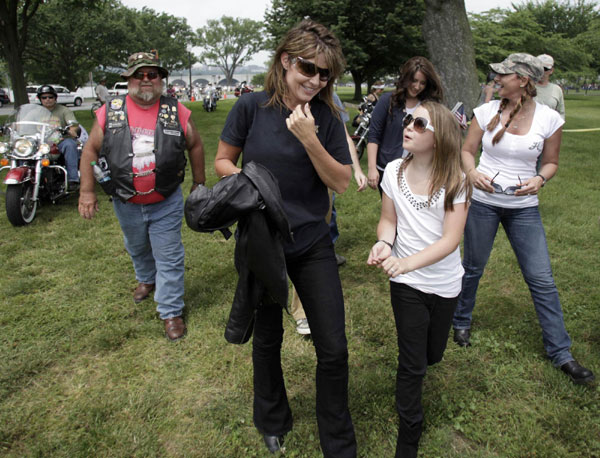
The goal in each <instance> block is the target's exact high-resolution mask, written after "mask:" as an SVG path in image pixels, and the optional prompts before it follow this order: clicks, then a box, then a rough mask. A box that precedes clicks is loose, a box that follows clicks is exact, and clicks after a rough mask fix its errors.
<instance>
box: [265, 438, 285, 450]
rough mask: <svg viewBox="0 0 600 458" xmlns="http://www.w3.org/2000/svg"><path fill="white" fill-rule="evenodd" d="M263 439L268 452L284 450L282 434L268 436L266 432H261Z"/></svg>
mask: <svg viewBox="0 0 600 458" xmlns="http://www.w3.org/2000/svg"><path fill="white" fill-rule="evenodd" d="M263 439H264V441H265V445H266V446H267V448H268V449H269V452H271V453H275V452H277V451H279V450H281V451H282V452H283V451H285V448H284V447H283V436H269V435H268V434H263Z"/></svg>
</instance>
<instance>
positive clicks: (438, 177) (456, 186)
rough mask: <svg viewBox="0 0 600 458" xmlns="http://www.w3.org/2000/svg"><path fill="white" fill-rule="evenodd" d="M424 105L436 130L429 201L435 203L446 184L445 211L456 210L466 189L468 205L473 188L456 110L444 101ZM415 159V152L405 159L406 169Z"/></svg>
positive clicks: (404, 165)
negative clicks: (466, 169)
mask: <svg viewBox="0 0 600 458" xmlns="http://www.w3.org/2000/svg"><path fill="white" fill-rule="evenodd" d="M421 107H423V108H425V109H426V110H427V112H428V113H429V117H430V118H431V124H432V125H433V127H434V129H435V132H434V133H433V135H434V139H435V143H434V145H435V147H434V153H433V164H432V167H431V185H430V187H429V195H428V201H429V203H431V199H432V198H433V195H434V194H435V193H436V192H438V191H439V190H440V189H442V187H443V188H444V189H445V198H444V211H452V210H453V209H454V204H453V202H454V199H456V196H458V195H459V194H460V193H461V192H465V193H466V201H465V205H467V204H468V202H469V201H470V200H471V194H472V191H473V187H472V185H471V182H470V180H469V177H468V175H466V174H465V173H464V172H463V167H462V160H461V149H462V134H461V129H460V126H459V125H458V121H457V120H456V118H455V117H454V115H453V114H452V112H451V111H450V110H448V108H446V107H445V106H444V105H442V104H441V103H438V102H433V101H426V102H423V103H422V104H421ZM411 159H412V154H411V155H409V156H408V157H407V158H406V159H405V160H404V161H403V163H402V168H405V167H406V165H407V164H408V163H409V162H410V160H411Z"/></svg>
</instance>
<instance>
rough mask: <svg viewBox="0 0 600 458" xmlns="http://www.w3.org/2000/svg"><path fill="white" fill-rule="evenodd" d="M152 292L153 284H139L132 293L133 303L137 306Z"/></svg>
mask: <svg viewBox="0 0 600 458" xmlns="http://www.w3.org/2000/svg"><path fill="white" fill-rule="evenodd" d="M152 291H154V283H139V284H138V285H137V288H136V289H135V291H134V292H133V302H135V303H136V304H139V303H140V302H142V301H143V300H144V299H146V298H147V297H148V296H149V295H150V293H151V292H152Z"/></svg>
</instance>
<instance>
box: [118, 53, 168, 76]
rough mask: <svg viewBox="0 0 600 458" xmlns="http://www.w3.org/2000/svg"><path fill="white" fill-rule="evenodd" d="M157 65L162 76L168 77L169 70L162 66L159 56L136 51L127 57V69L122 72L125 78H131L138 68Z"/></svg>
mask: <svg viewBox="0 0 600 458" xmlns="http://www.w3.org/2000/svg"><path fill="white" fill-rule="evenodd" d="M142 67H156V68H157V69H158V72H159V73H160V75H161V78H166V77H167V75H168V74H169V72H168V71H167V70H166V69H165V68H163V67H161V66H160V62H159V60H158V57H156V55H154V54H153V53H150V52H136V53H134V54H132V55H131V56H129V59H127V71H124V72H123V73H121V77H123V78H124V79H127V78H129V77H130V76H131V75H133V74H134V73H135V71H136V70H137V69H138V68H142Z"/></svg>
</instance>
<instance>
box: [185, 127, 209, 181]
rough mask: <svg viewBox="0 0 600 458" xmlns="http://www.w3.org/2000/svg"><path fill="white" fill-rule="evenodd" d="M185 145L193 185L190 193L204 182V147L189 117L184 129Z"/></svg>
mask: <svg viewBox="0 0 600 458" xmlns="http://www.w3.org/2000/svg"><path fill="white" fill-rule="evenodd" d="M185 145H186V148H187V150H188V156H189V158H190V165H191V167H192V177H193V181H194V182H193V183H192V188H191V189H190V192H192V191H193V190H194V189H196V187H197V186H198V185H199V184H204V182H205V181H206V174H205V170H204V145H203V143H202V138H201V137H200V134H199V133H198V130H197V129H196V126H195V125H194V122H193V121H192V118H191V117H190V119H189V121H188V125H187V129H186V136H185Z"/></svg>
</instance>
